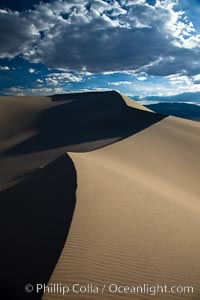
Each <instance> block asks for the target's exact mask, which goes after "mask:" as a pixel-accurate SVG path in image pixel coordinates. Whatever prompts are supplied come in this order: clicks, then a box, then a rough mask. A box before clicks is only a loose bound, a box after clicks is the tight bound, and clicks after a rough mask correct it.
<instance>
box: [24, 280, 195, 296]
mask: <svg viewBox="0 0 200 300" xmlns="http://www.w3.org/2000/svg"><path fill="white" fill-rule="evenodd" d="M25 291H26V292H27V293H32V292H36V293H41V292H42V293H44V294H60V295H63V296H64V295H67V294H71V293H72V294H105V293H106V294H124V295H126V294H145V295H151V296H155V295H157V294H179V295H181V294H193V293H194V287H193V286H190V285H185V286H182V285H171V286H168V285H160V284H155V285H151V284H148V283H146V284H141V285H120V284H116V283H109V284H102V285H96V284H93V283H88V284H80V283H74V284H72V285H64V284H61V283H52V284H48V285H46V284H42V283H38V284H36V286H33V285H32V284H27V285H26V286H25Z"/></svg>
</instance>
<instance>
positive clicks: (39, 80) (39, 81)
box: [36, 79, 44, 84]
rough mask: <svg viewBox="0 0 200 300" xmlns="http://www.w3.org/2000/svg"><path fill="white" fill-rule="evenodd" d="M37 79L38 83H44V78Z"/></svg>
mask: <svg viewBox="0 0 200 300" xmlns="http://www.w3.org/2000/svg"><path fill="white" fill-rule="evenodd" d="M36 81H37V82H38V83H40V84H41V83H44V81H43V80H42V79H37V80H36Z"/></svg>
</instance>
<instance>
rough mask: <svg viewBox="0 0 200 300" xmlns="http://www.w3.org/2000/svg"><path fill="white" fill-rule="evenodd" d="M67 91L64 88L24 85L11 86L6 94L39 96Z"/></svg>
mask: <svg viewBox="0 0 200 300" xmlns="http://www.w3.org/2000/svg"><path fill="white" fill-rule="evenodd" d="M65 92H66V91H65V90H64V89H62V88H37V89H35V88H33V89H25V88H23V87H11V88H9V89H8V90H7V91H6V93H5V94H6V95H15V96H39V95H42V96H44V95H52V94H61V93H65Z"/></svg>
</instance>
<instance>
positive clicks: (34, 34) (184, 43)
mask: <svg viewBox="0 0 200 300" xmlns="http://www.w3.org/2000/svg"><path fill="white" fill-rule="evenodd" d="M199 15H200V1H197V0H180V1H178V0H112V1H111V0H92V1H90V0H79V1H78V0H68V1H66V0H53V1H41V2H40V1H37V0H30V1H25V0H21V1H20V0H19V1H14V0H1V2H0V45H1V46H0V95H45V94H54V93H65V92H74V91H87V90H107V89H115V90H118V91H120V92H122V93H125V94H127V95H131V96H134V95H139V96H140V97H145V96H152V95H155V96H156V95H158V96H163V95H175V94H180V93H185V92H192V93H193V92H199V91H200V60H199V57H200V21H199Z"/></svg>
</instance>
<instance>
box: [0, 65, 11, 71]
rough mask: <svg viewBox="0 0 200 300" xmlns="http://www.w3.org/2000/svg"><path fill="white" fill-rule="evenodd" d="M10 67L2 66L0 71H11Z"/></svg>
mask: <svg viewBox="0 0 200 300" xmlns="http://www.w3.org/2000/svg"><path fill="white" fill-rule="evenodd" d="M9 70H10V68H9V67H7V66H0V71H9Z"/></svg>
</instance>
